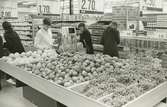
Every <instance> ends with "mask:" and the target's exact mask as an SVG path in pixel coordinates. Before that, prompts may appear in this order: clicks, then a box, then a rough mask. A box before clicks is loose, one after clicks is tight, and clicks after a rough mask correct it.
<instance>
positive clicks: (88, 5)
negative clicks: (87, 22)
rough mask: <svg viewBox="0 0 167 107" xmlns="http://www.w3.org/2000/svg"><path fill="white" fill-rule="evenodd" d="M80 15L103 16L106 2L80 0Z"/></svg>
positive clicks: (102, 0)
mask: <svg viewBox="0 0 167 107" xmlns="http://www.w3.org/2000/svg"><path fill="white" fill-rule="evenodd" d="M80 13H85V14H103V13H104V0H80Z"/></svg>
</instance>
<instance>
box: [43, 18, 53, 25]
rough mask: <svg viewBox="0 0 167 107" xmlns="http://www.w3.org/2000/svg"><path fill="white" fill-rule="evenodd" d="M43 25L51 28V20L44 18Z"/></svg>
mask: <svg viewBox="0 0 167 107" xmlns="http://www.w3.org/2000/svg"><path fill="white" fill-rule="evenodd" d="M43 24H44V25H48V26H51V24H52V22H51V20H50V19H49V18H45V19H43Z"/></svg>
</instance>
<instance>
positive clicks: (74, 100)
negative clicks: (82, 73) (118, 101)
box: [0, 60, 106, 107]
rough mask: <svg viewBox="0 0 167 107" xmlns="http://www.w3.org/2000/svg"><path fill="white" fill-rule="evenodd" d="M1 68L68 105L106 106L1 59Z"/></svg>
mask: <svg viewBox="0 0 167 107" xmlns="http://www.w3.org/2000/svg"><path fill="white" fill-rule="evenodd" d="M0 70H2V71H3V72H4V73H7V74H9V75H10V76H12V77H14V78H16V79H18V80H20V81H22V82H24V83H25V84H27V85H28V86H30V87H32V88H34V89H35V90H37V91H39V92H41V93H43V94H45V95H46V96H48V97H50V98H52V99H53V100H55V101H59V102H60V103H62V104H64V105H66V106H68V107H106V106H105V104H102V103H100V102H97V101H95V100H93V99H90V98H88V97H86V96H83V95H80V94H79V93H77V92H74V91H72V90H70V89H67V88H65V87H62V86H60V85H57V84H55V83H52V82H50V81H47V80H46V79H43V78H40V77H39V76H36V75H33V74H31V73H28V72H27V71H24V70H22V69H20V68H17V67H16V66H14V65H10V64H8V63H5V62H3V61H1V60H0Z"/></svg>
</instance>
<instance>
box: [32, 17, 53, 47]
mask: <svg viewBox="0 0 167 107" xmlns="http://www.w3.org/2000/svg"><path fill="white" fill-rule="evenodd" d="M50 28H51V20H50V19H49V18H45V19H44V20H43V27H42V28H41V29H40V30H39V31H38V32H37V34H36V37H35V43H34V45H35V47H36V48H38V49H51V48H52V46H53V39H52V32H51V29H50Z"/></svg>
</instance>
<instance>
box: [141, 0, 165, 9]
mask: <svg viewBox="0 0 167 107" xmlns="http://www.w3.org/2000/svg"><path fill="white" fill-rule="evenodd" d="M142 3H143V7H142V8H143V10H152V11H163V2H162V0H142Z"/></svg>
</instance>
